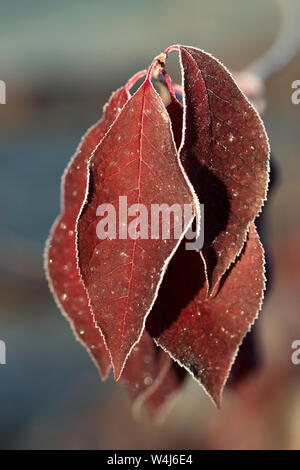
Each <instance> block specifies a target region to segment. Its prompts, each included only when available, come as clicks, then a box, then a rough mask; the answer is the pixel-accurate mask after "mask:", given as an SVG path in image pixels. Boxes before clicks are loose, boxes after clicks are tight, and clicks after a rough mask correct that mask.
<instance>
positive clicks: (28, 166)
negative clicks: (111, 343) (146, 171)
mask: <svg viewBox="0 0 300 470" xmlns="http://www.w3.org/2000/svg"><path fill="white" fill-rule="evenodd" d="M299 18H300V1H298V0H297V1H295V0H290V1H289V0H285V1H282V2H281V3H280V2H279V1H277V0H264V1H263V2H262V1H260V0H252V1H251V2H250V1H246V0H226V2H224V1H222V0H210V1H205V0H186V1H185V2H182V1H179V0H159V1H158V0H154V1H146V0H127V1H121V0H117V1H99V0H98V1H96V0H88V1H79V0H63V1H61V0H52V1H51V2H50V1H47V0H26V2H25V1H23V0H9V1H8V0H7V1H4V0H0V79H1V80H4V81H5V82H6V85H7V96H6V101H7V104H5V105H0V139H1V145H0V165H1V172H0V213H1V224H0V225H1V228H0V299H1V300H0V302H1V305H0V308H1V315H0V339H1V340H4V341H5V342H6V347H7V364H6V365H0V447H1V448H4V449H147V448H149V449H155V448H156V449H267V448H273V449H299V448H300V364H299V365H298V366H297V365H293V364H292V362H291V354H292V349H291V343H292V342H293V341H294V340H296V339H299V340H300V312H299V305H300V288H299V278H300V248H299V246H300V211H299V209H300V158H299V144H300V136H299V133H300V132H299V131H300V128H299V118H300V104H299V105H298V106H297V105H295V104H292V102H291V94H292V91H293V90H292V89H291V84H292V82H293V81H294V80H297V79H298V80H299V79H300V61H299V55H298V56H297V55H295V53H296V50H297V48H298V47H299V43H300V37H299V32H298V25H297V26H295V25H296V23H297V19H298V21H299ZM280 31H282V37H281V36H279V37H280V38H281V39H279V41H278V39H276V38H278V35H279V34H280ZM282 38H283V39H282ZM274 41H277V43H276V44H277V45H276V48H277V49H276V48H275V49H276V50H277V52H276V54H277V55H276V54H275V56H274V57H275V60H274V57H273V56H272V54H271V56H272V57H271V59H270V55H269V56H266V54H267V55H268V54H269V53H268V51H269V50H270V47H271V46H272V44H274ZM173 43H182V44H187V45H193V46H196V47H200V48H202V49H205V50H207V51H208V52H210V53H212V54H213V55H215V56H216V57H218V58H219V59H220V60H221V61H222V62H223V63H224V64H226V65H227V67H229V68H230V69H231V70H233V71H242V70H245V68H247V67H248V66H249V65H250V64H253V62H255V63H254V65H251V68H252V70H254V71H256V72H257V73H258V74H259V75H260V76H261V77H262V78H264V79H265V78H266V84H265V85H266V89H265V103H266V108H265V112H264V116H263V118H264V122H265V125H266V129H267V132H268V134H269V138H270V142H271V147H272V152H273V154H274V158H275V163H276V167H277V184H276V185H275V187H274V190H273V191H272V195H271V198H270V201H269V202H268V205H267V210H268V213H267V218H268V221H267V222H268V234H269V249H270V252H271V255H272V260H273V261H272V265H273V269H272V273H273V275H272V285H271V286H270V289H269V293H268V296H267V298H266V301H265V304H264V307H263V311H262V313H261V315H260V319H259V321H258V323H257V328H256V339H257V343H258V347H259V351H260V358H261V367H260V368H259V369H258V370H257V371H255V372H253V373H252V374H251V375H250V376H248V377H247V378H246V379H245V380H244V381H242V382H241V383H240V384H239V386H238V387H237V388H236V389H235V390H233V389H230V388H227V389H226V390H225V395H224V398H223V407H222V409H221V411H217V410H216V409H215V408H214V406H213V404H212V403H211V401H210V400H209V398H208V397H207V396H206V395H205V394H204V392H203V390H202V389H201V388H200V387H199V386H198V385H197V384H196V382H195V381H193V380H189V381H187V382H186V385H185V388H184V390H183V391H182V393H181V395H180V396H178V397H177V401H176V403H174V406H173V409H172V410H171V412H170V414H169V416H168V417H167V418H166V420H165V422H164V423H163V424H162V425H160V426H153V425H151V423H150V422H149V421H148V420H147V418H145V417H144V418H143V419H141V420H139V421H137V420H135V419H134V418H133V417H132V415H131V410H130V401H129V398H128V396H127V393H126V391H125V390H123V389H122V387H121V385H119V384H114V383H113V381H112V379H111V378H110V379H109V380H108V381H107V382H106V383H103V382H101V380H100V378H99V376H98V372H97V370H96V368H95V367H94V365H93V363H92V362H91V360H90V358H89V356H88V354H87V353H86V351H85V350H84V349H83V347H82V346H81V345H80V343H79V342H77V341H76V340H75V339H74V337H73V334H72V332H71V330H70V327H69V324H68V323H67V321H66V320H65V319H64V318H63V317H62V315H61V314H60V312H59V311H58V309H57V307H56V305H55V303H54V300H53V298H52V296H51V295H50V292H49V290H48V286H47V283H46V281H45V277H44V273H43V267H42V253H43V247H44V243H45V240H46V238H47V236H48V232H49V229H50V226H51V224H52V222H53V220H54V218H55V217H56V215H57V214H58V212H59V203H60V178H61V174H62V172H63V170H64V168H65V166H66V164H67V162H68V160H69V158H70V157H71V155H72V154H73V152H74V150H75V149H76V147H77V144H78V142H79V140H80V138H81V136H82V135H83V133H84V132H85V130H86V129H87V128H88V127H89V126H90V125H91V124H93V123H94V122H95V121H96V120H98V119H99V117H100V115H101V113H102V106H103V105H104V104H105V102H106V101H107V99H108V98H109V96H110V94H111V92H112V91H113V90H114V89H116V88H118V87H120V86H121V85H122V84H123V83H124V82H125V81H126V80H127V79H128V78H129V77H130V76H131V75H132V74H133V73H135V72H136V71H137V70H139V69H143V68H145V67H147V66H148V65H149V63H150V62H151V61H152V58H153V57H154V56H155V55H157V54H159V53H160V52H161V51H163V50H164V49H165V48H166V47H167V46H168V45H170V44H173ZM272 50H273V51H274V49H272ZM278 51H279V53H278ZM293 55H295V56H294V58H293V57H292V56H293ZM289 56H291V57H289ZM262 57H263V59H261V58H262ZM257 59H260V61H259V62H256V61H257ZM176 60H177V57H176V54H175V53H174V54H172V55H171V57H170V61H169V65H168V71H169V72H170V74H171V76H172V77H173V79H174V81H175V82H176V81H177V82H178V81H179V80H180V74H179V70H178V67H177V65H176ZM272 61H273V62H272ZM284 62H286V63H284ZM269 63H272V64H273V69H274V70H273V69H272V67H271V70H267V71H266V69H264V65H263V66H262V64H267V65H268V64H269ZM274 63H275V67H274ZM276 64H277V65H276ZM276 68H277V69H278V70H277V73H275V69H276Z"/></svg>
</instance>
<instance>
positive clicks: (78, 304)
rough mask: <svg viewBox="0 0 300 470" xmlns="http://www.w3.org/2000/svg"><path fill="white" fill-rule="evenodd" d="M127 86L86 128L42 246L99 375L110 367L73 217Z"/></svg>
mask: <svg viewBox="0 0 300 470" xmlns="http://www.w3.org/2000/svg"><path fill="white" fill-rule="evenodd" d="M128 97H129V93H128V90H127V87H123V88H120V89H119V90H117V91H116V92H115V93H113V95H112V97H111V99H110V102H109V103H108V104H107V105H106V106H105V107H104V116H103V118H102V119H101V120H100V121H99V122H98V123H97V124H95V125H94V126H93V127H92V128H91V129H89V130H88V131H87V133H86V134H85V136H84V137H83V139H82V142H81V144H80V145H79V147H78V149H77V151H76V153H75V155H74V156H73V158H72V159H71V161H70V163H69V165H68V167H67V169H66V170H65V173H64V176H63V179H62V209H61V215H60V216H59V217H58V218H57V220H56V221H55V223H54V225H53V228H52V230H51V233H50V237H49V240H48V241H47V245H46V250H45V268H46V272H47V277H48V280H49V285H50V288H51V290H52V292H53V295H54V297H55V300H56V302H57V304H58V306H59V308H60V309H61V311H62V313H63V314H64V315H65V316H66V317H67V319H68V320H69V321H70V323H71V325H72V328H73V330H74V333H75V335H76V337H77V338H78V339H79V340H80V341H81V343H82V344H83V345H84V346H85V347H86V348H87V349H88V351H89V353H90V354H91V356H92V357H93V359H94V360H95V362H96V365H97V366H98V368H99V370H100V373H101V375H102V377H103V378H105V377H106V376H107V374H108V371H109V368H110V358H109V354H108V352H107V350H106V348H105V345H104V342H103V338H102V335H101V333H100V331H99V329H98V328H96V327H95V324H94V320H93V316H92V314H91V311H90V308H89V305H88V298H87V294H86V290H85V288H84V285H83V282H82V280H81V278H80V274H79V271H78V267H77V254H76V221H77V217H78V214H79V212H80V210H81V207H82V205H83V202H84V200H85V194H86V190H87V168H88V161H89V158H90V156H91V154H92V152H93V150H94V148H95V147H96V145H97V144H98V143H99V142H100V141H101V139H102V138H103V136H104V135H105V134H106V132H107V131H108V129H109V127H110V126H111V124H112V123H113V121H114V120H115V119H116V117H117V115H118V113H119V111H120V109H121V108H122V107H123V106H124V104H125V103H126V101H127V100H128Z"/></svg>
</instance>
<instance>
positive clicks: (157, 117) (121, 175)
mask: <svg viewBox="0 0 300 470" xmlns="http://www.w3.org/2000/svg"><path fill="white" fill-rule="evenodd" d="M90 168H91V183H90V187H89V200H88V203H87V205H86V206H85V209H84V211H83V213H82V215H81V217H80V220H79V225H78V234H79V237H78V252H79V263H80V268H81V272H82V276H83V280H84V283H85V286H86V288H87V291H88V294H89V298H90V302H91V306H92V309H93V313H94V316H95V320H96V323H97V325H98V326H99V327H100V328H101V331H102V332H103V335H104V338H105V341H106V344H107V346H108V349H109V351H110V354H111V357H112V362H113V366H114V372H115V378H116V379H118V378H119V377H120V374H121V373H122V369H123V367H124V364H125V361H126V359H127V357H128V355H129V354H130V352H131V350H132V348H133V347H134V345H135V344H136V343H137V342H138V340H139V338H140V336H141V334H142V332H143V328H144V322H145V318H146V317H147V315H148V313H149V311H150V309H151V307H152V305H153V302H154V300H155V298H156V296H157V292H158V288H159V284H160V282H161V279H162V276H163V274H164V271H165V268H166V265H167V263H168V260H169V259H170V257H171V256H172V255H173V252H174V250H175V248H176V246H177V245H178V243H179V240H175V239H174V236H173V235H174V234H173V230H171V237H170V239H168V240H161V239H157V240H154V239H148V240H145V239H136V240H133V239H132V238H130V237H127V239H119V236H118V235H117V238H116V239H111V240H110V239H106V240H99V239H98V238H97V235H96V226H97V223H98V221H99V220H98V219H97V218H96V209H97V207H98V205H99V204H102V203H111V204H113V205H114V206H115V208H116V213H117V215H119V209H118V198H119V196H127V198H128V201H127V202H128V206H130V205H131V204H134V203H135V204H138V205H139V204H141V203H143V204H144V205H145V206H146V208H147V209H148V214H150V213H151V207H150V206H151V204H153V203H157V204H162V203H165V204H168V205H169V206H171V205H172V204H174V203H176V204H180V205H181V207H182V205H183V204H193V195H192V192H191V190H190V188H189V185H188V183H187V181H186V179H185V177H184V175H183V172H182V169H181V167H180V165H179V161H178V155H177V152H176V149H175V145H174V141H173V135H172V132H171V128H170V120H169V117H168V113H167V112H166V109H165V107H164V105H163V103H162V101H161V98H160V97H159V96H158V95H157V93H156V92H155V90H154V89H153V87H152V84H151V82H150V80H149V77H148V78H147V79H146V81H145V82H144V84H143V85H142V86H141V87H140V88H139V90H138V91H137V92H136V93H135V95H134V96H133V97H132V98H131V99H130V100H129V102H128V103H127V104H126V106H125V107H124V108H123V110H122V111H121V113H120V115H119V117H118V119H117V120H116V122H115V123H114V125H113V126H112V127H111V129H110V131H109V133H108V134H107V135H106V136H105V138H104V139H103V141H102V142H101V144H100V145H99V147H98V148H97V150H96V151H95V153H94V155H93V157H92V159H91V165H90ZM138 207H140V206H138ZM189 222H191V221H189ZM182 235H183V233H182Z"/></svg>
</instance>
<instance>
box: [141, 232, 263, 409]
mask: <svg viewBox="0 0 300 470" xmlns="http://www.w3.org/2000/svg"><path fill="white" fill-rule="evenodd" d="M263 265H264V256H263V250H262V246H261V244H260V241H259V238H258V235H257V232H256V228H255V225H254V224H253V223H251V225H250V231H249V236H248V241H247V242H246V244H245V246H244V249H243V251H242V253H241V254H240V255H239V257H238V258H237V260H236V262H235V264H234V265H233V266H232V267H231V268H230V270H229V271H228V272H227V274H226V275H225V276H224V279H223V280H222V283H221V286H220V290H219V292H218V293H217V295H216V296H215V297H207V296H206V280H205V274H204V267H203V262H202V260H201V257H200V256H199V254H198V253H197V252H195V251H185V250H184V245H183V244H181V246H180V248H179V250H178V251H177V253H176V255H175V256H174V257H173V259H172V260H171V262H170V264H169V267H168V270H167V273H166V276H165V278H164V281H163V283H162V285H161V288H160V295H159V297H158V299H157V301H156V303H155V306H154V308H153V310H152V312H151V315H150V316H149V318H148V322H147V329H148V331H149V332H150V334H151V335H152V336H153V337H154V338H155V339H156V342H157V344H158V345H160V346H161V347H162V348H163V349H164V350H166V351H167V352H169V354H170V355H171V357H173V358H174V359H175V360H176V361H178V362H179V364H181V365H182V366H184V367H185V368H186V369H187V370H188V371H189V372H190V373H191V374H192V375H193V376H194V377H195V378H196V379H198V380H199V381H200V382H201V384H202V385H203V386H204V388H205V389H206V391H207V392H208V393H209V394H210V396H211V397H212V398H213V400H214V401H215V403H216V404H217V406H218V407H219V406H220V401H221V392H222V389H223V387H224V384H225V382H226V379H227V377H228V374H229V371H230V368H231V366H232V363H233V361H234V359H235V356H236V354H237V351H238V348H239V345H240V344H241V342H242V339H243V338H244V336H245V334H246V333H247V331H248V330H249V329H250V327H251V325H252V324H253V322H254V321H255V319H256V317H257V315H258V311H259V309H260V307H261V303H262V298H263V290H264V274H263V272H264V270H263Z"/></svg>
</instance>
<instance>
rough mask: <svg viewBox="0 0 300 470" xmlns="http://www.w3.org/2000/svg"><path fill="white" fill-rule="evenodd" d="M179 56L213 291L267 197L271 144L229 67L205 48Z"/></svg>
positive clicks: (187, 151) (189, 152)
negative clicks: (206, 51) (204, 50)
mask: <svg viewBox="0 0 300 470" xmlns="http://www.w3.org/2000/svg"><path fill="white" fill-rule="evenodd" d="M175 47H176V46H175ZM179 51H180V58H181V63H182V75H183V83H184V103H185V109H186V112H185V116H184V127H185V132H184V145H183V148H182V149H181V153H180V158H181V160H182V162H183V166H184V169H185V171H186V173H187V175H188V177H189V179H190V181H191V182H192V184H193V186H194V189H195V191H196V193H197V195H198V198H199V200H200V202H201V203H203V204H204V220H205V227H204V243H205V245H204V250H203V255H204V258H205V263H206V267H207V273H208V279H209V283H210V289H211V291H212V290H213V289H214V287H215V286H216V284H217V283H218V282H219V280H220V279H221V277H222V275H223V274H224V273H225V272H226V270H227V269H228V267H229V266H230V264H231V263H232V262H233V261H234V260H235V258H236V256H237V255H238V254H239V253H240V251H241V249H242V247H243V245H244V241H245V239H246V235H247V231H248V229H249V223H250V222H251V221H252V220H254V218H255V217H256V215H257V214H258V213H259V211H260V209H261V206H262V204H263V201H264V200H265V198H266V192H267V183H268V168H269V160H268V156H269V145H268V140H267V136H266V133H265V130H264V126H263V124H262V121H261V119H260V118H259V116H258V114H257V113H256V111H255V110H254V108H253V107H252V105H251V104H250V103H249V101H248V100H247V98H246V97H245V96H244V94H243V93H242V92H241V91H240V89H239V88H238V86H237V85H236V83H235V82H234V80H233V78H232V76H231V75H230V73H229V72H228V71H227V70H226V69H225V68H224V67H223V65H221V64H220V62H218V61H217V60H216V59H214V58H213V57H212V56H210V55H209V54H207V53H205V52H203V51H201V50H199V49H195V48H192V47H185V46H179Z"/></svg>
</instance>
